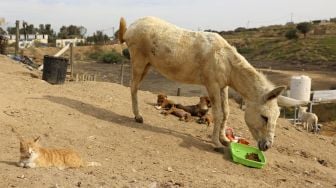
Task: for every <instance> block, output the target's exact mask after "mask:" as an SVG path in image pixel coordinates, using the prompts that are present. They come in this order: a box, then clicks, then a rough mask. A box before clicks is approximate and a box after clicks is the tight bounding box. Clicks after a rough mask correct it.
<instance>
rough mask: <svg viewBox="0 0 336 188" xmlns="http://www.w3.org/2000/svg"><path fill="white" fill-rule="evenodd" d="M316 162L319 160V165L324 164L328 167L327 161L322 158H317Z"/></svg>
mask: <svg viewBox="0 0 336 188" xmlns="http://www.w3.org/2000/svg"><path fill="white" fill-rule="evenodd" d="M317 162H319V163H320V164H321V165H323V166H325V167H328V166H329V165H328V162H327V161H326V160H324V159H318V160H317Z"/></svg>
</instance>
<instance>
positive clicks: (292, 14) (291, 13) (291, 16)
mask: <svg viewBox="0 0 336 188" xmlns="http://www.w3.org/2000/svg"><path fill="white" fill-rule="evenodd" d="M290 20H291V23H294V22H293V12H291V19H290Z"/></svg>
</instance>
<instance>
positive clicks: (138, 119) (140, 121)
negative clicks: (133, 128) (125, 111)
mask: <svg viewBox="0 0 336 188" xmlns="http://www.w3.org/2000/svg"><path fill="white" fill-rule="evenodd" d="M134 119H135V122H137V123H143V118H142V116H137V117H135V118H134Z"/></svg>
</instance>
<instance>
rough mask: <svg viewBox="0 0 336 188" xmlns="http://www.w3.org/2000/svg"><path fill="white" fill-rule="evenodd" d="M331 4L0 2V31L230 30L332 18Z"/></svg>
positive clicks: (323, 0)
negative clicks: (153, 21) (123, 24)
mask: <svg viewBox="0 0 336 188" xmlns="http://www.w3.org/2000/svg"><path fill="white" fill-rule="evenodd" d="M335 7H336V0H319V1H317V0H0V10H1V11H0V18H1V17H3V18H5V19H6V22H7V23H6V24H5V25H2V27H7V26H14V25H15V20H20V21H22V20H24V21H26V22H28V23H29V24H34V25H35V27H38V25H39V24H41V23H43V24H51V26H52V27H53V29H54V30H56V31H57V32H58V31H59V28H60V27H61V26H62V25H70V24H73V25H78V26H79V25H81V26H84V27H86V28H87V34H89V35H90V34H92V33H93V32H95V31H97V30H103V31H104V32H105V33H106V34H108V35H111V34H112V32H113V30H117V29H118V25H119V19H120V17H121V16H123V17H125V19H126V21H127V24H130V23H132V22H133V21H135V20H136V19H138V18H141V17H144V16H156V17H159V18H162V19H165V20H167V21H169V22H171V23H173V24H175V25H178V26H180V27H183V28H187V29H191V30H195V31H196V30H205V29H212V30H219V31H222V30H233V29H235V28H237V27H248V28H251V27H259V26H266V25H273V24H285V23H286V22H288V21H290V20H291V19H293V21H294V22H296V23H297V22H301V21H309V20H316V19H329V18H333V17H336V8H335Z"/></svg>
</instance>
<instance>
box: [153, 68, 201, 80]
mask: <svg viewBox="0 0 336 188" xmlns="http://www.w3.org/2000/svg"><path fill="white" fill-rule="evenodd" d="M153 66H154V68H155V69H156V70H157V71H158V72H159V73H160V74H161V75H163V76H164V77H166V78H168V79H170V80H173V81H177V82H181V83H186V84H198V85H202V82H201V76H200V71H199V70H197V69H192V68H189V69H186V68H185V66H162V65H161V66H158V65H153Z"/></svg>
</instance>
